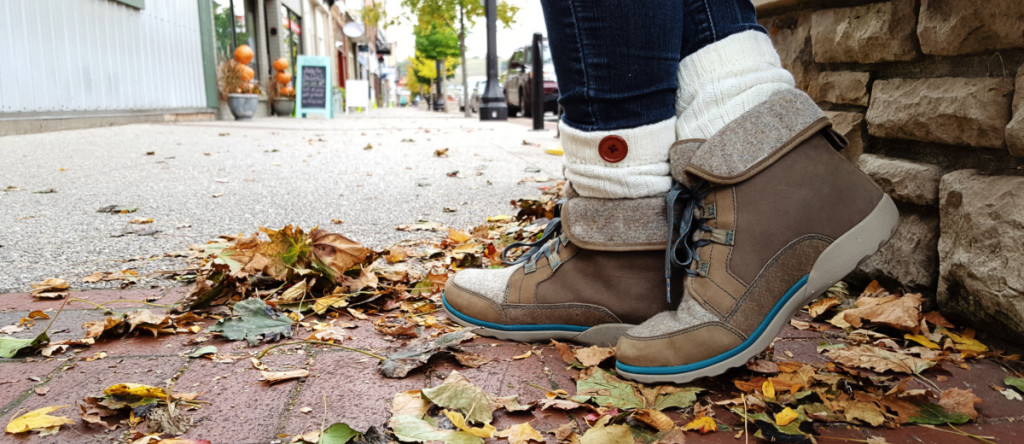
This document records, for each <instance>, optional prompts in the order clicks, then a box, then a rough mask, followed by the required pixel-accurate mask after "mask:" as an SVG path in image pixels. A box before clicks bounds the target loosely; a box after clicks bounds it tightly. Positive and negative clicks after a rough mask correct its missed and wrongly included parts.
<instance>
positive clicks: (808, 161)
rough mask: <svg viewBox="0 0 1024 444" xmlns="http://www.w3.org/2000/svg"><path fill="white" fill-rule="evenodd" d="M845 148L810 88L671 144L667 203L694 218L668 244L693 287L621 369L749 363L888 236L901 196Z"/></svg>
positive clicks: (632, 372) (646, 375)
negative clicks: (894, 196) (884, 187)
mask: <svg viewBox="0 0 1024 444" xmlns="http://www.w3.org/2000/svg"><path fill="white" fill-rule="evenodd" d="M843 146H845V140H843V138H842V137H841V136H840V135H839V134H838V133H836V132H834V131H832V129H831V126H830V124H829V122H828V119H827V118H826V117H825V116H824V114H823V113H822V112H821V110H820V109H818V107H817V105H815V103H814V102H813V101H812V100H811V99H810V97H808V96H807V95H806V94H804V93H802V92H799V91H797V90H785V91H781V92H776V93H775V94H773V95H772V96H771V97H770V98H769V99H768V100H767V101H765V102H763V103H761V104H759V105H757V106H755V107H753V108H752V109H750V110H749V111H747V112H745V113H743V114H742V115H740V116H739V117H738V118H736V119H735V120H733V121H732V122H730V123H728V124H726V125H725V126H724V127H723V128H722V129H721V130H719V131H717V132H716V133H715V134H714V135H712V136H711V137H710V138H708V139H707V140H706V141H701V140H689V141H681V142H677V143H676V144H675V145H674V146H673V147H672V148H671V151H670V161H671V171H672V176H673V178H674V179H675V180H676V181H678V182H679V184H677V185H675V186H674V188H673V193H679V195H678V197H679V198H677V199H674V202H672V203H671V208H670V209H669V210H668V211H669V212H670V214H673V215H676V214H681V215H682V218H683V220H682V222H681V223H680V224H679V225H678V226H677V229H676V230H674V231H676V232H678V233H673V234H672V235H671V237H672V238H673V244H674V245H675V246H674V247H671V248H670V251H669V253H670V256H671V257H672V258H673V262H674V263H676V264H677V265H679V266H684V267H686V268H684V270H685V273H686V274H687V277H686V279H685V292H684V293H685V294H684V295H683V296H682V301H681V302H680V304H679V307H678V308H677V309H675V310H671V311H667V312H664V313H660V314H658V315H657V316H655V317H653V318H652V319H650V320H648V321H646V322H644V323H643V324H641V325H639V326H637V327H636V328H633V329H630V330H629V331H628V332H626V334H625V335H624V336H623V337H622V339H621V340H620V341H619V343H618V346H617V347H616V351H617V359H618V362H617V364H616V368H617V370H618V372H619V374H620V375H622V376H624V377H627V378H630V379H634V380H637V381H640V382H645V383H650V382H673V383H685V382H689V381H691V380H693V379H696V378H700V377H703V376H715V375H718V374H721V373H723V372H725V371H726V370H727V369H729V368H731V367H738V366H742V365H744V363H746V362H747V361H748V360H749V359H750V358H752V357H754V356H755V355H757V354H758V353H761V352H762V351H763V350H764V349H765V348H767V347H768V345H769V344H770V343H771V341H772V340H773V339H774V338H775V337H776V335H777V334H778V332H779V330H780V329H781V328H782V327H783V326H784V325H785V324H786V323H787V322H788V321H789V319H790V317H791V316H792V315H793V313H795V312H796V311H797V310H799V309H800V307H803V306H804V305H805V304H807V303H808V302H809V301H811V300H812V299H814V298H816V297H817V296H819V295H820V294H821V293H822V292H824V291H825V290H827V289H828V288H829V287H831V286H832V285H833V284H834V283H835V282H837V281H838V280H840V279H842V278H843V277H844V276H846V274H848V273H849V272H850V271H852V270H853V269H854V268H855V267H856V266H857V265H858V264H859V263H860V262H861V261H862V260H864V259H865V258H867V257H868V256H870V255H871V254H872V253H874V252H875V251H876V250H877V249H878V248H879V246H880V245H881V244H882V243H884V242H885V241H886V240H887V239H888V238H889V236H890V235H891V234H892V231H893V230H894V229H895V227H896V223H897V218H898V213H897V210H896V206H895V205H894V204H893V202H892V200H891V199H890V198H889V196H887V195H886V194H885V193H883V192H882V191H881V190H880V189H879V188H878V187H877V186H876V185H875V184H874V182H873V181H872V180H871V179H870V178H869V177H868V176H867V175H865V174H864V173H862V172H861V171H860V170H858V169H857V168H856V167H855V166H854V165H853V164H851V163H850V162H848V161H847V160H846V159H844V158H843V157H842V156H841V155H839V153H837V152H836V151H837V150H838V149H841V148H842V147H843Z"/></svg>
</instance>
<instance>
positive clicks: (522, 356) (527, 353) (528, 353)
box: [512, 350, 533, 361]
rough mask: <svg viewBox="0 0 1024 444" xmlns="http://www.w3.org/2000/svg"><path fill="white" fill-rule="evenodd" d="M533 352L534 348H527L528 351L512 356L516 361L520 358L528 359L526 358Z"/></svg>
mask: <svg viewBox="0 0 1024 444" xmlns="http://www.w3.org/2000/svg"><path fill="white" fill-rule="evenodd" d="M532 354H533V350H527V351H526V353H523V354H521V355H516V356H513V357H512V360H514V361H518V360H520V359H526V358H529V357H530V355H532Z"/></svg>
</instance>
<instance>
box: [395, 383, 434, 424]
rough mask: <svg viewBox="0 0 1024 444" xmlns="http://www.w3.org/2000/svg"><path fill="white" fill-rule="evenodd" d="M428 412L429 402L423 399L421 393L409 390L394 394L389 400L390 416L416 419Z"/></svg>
mask: <svg viewBox="0 0 1024 444" xmlns="http://www.w3.org/2000/svg"><path fill="white" fill-rule="evenodd" d="M428 410H430V401H427V400H426V399H423V396H422V395H421V391H419V390H410V391H407V392H401V393H397V394H395V397H394V398H392V399H391V415H393V416H398V415H409V416H415V417H417V418H420V417H422V416H423V415H426V414H427V411H428Z"/></svg>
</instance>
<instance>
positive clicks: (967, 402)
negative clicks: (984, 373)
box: [938, 388, 981, 419]
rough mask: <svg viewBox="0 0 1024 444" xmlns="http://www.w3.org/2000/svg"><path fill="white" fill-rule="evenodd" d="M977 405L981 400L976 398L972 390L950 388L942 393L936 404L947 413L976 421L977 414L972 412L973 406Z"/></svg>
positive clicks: (974, 411) (975, 411)
mask: <svg viewBox="0 0 1024 444" xmlns="http://www.w3.org/2000/svg"><path fill="white" fill-rule="evenodd" d="M979 403H981V398H979V397H977V396H976V395H975V394H974V391H973V390H971V389H966V390H964V389H958V388H951V389H946V390H943V391H942V394H941V395H940V396H939V403H938V404H939V405H940V406H942V408H943V409H945V410H946V411H947V412H950V413H958V414H961V415H967V416H968V417H970V418H971V419H978V412H977V410H974V405H975V404H979Z"/></svg>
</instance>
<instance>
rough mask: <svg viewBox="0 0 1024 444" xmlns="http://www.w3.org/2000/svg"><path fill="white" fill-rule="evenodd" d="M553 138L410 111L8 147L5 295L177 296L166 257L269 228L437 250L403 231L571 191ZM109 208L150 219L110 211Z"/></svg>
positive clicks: (126, 129) (1, 160)
mask: <svg viewBox="0 0 1024 444" xmlns="http://www.w3.org/2000/svg"><path fill="white" fill-rule="evenodd" d="M554 135H555V132H554V131H531V130H530V129H529V128H528V127H524V126H522V125H517V124H513V123H509V122H480V121H479V120H476V119H467V118H465V117H462V115H461V114H440V113H431V112H426V111H420V110H416V109H411V108H405V109H388V110H375V111H373V112H371V113H368V114H350V115H344V116H339V117H338V118H336V119H333V120H323V119H305V120H298V119H283V118H266V119H257V120H255V121H252V122H233V121H219V122H195V123H179V124H160V125H157V124H147V125H128V126H117V127H109V128H95V129H86V130H74V131H62V132H53V133H43V134H30V135H21V136H8V137H0V190H4V191H3V192H0V208H2V211H0V217H2V221H3V225H4V227H5V228H4V229H2V230H0V263H3V264H4V269H3V271H2V272H0V292H11V291H26V290H27V289H28V285H29V283H30V282H36V281H41V280H43V279H45V278H48V277H62V278H65V279H66V280H67V281H68V282H69V283H71V285H72V288H104V287H111V286H114V285H117V283H96V284H84V283H82V282H81V281H80V279H81V278H82V277H83V276H87V275H89V274H92V273H94V272H96V271H102V272H116V271H120V270H122V269H137V271H138V272H139V274H140V275H142V276H143V279H142V280H141V282H139V286H140V287H146V286H150V285H157V286H161V285H166V281H164V280H162V279H160V278H159V277H154V278H151V277H150V273H152V272H154V271H157V270H169V269H177V268H181V266H182V263H181V261H180V260H178V259H176V258H166V257H163V255H164V254H165V253H170V252H176V251H181V250H185V249H187V248H188V246H189V245H190V244H194V243H205V242H206V241H208V240H210V239H214V238H216V237H217V236H220V235H225V234H238V233H245V234H250V233H253V232H255V231H256V229H257V228H258V227H259V226H261V225H262V226H267V227H274V228H279V227H281V226H283V225H285V224H298V225H300V226H301V227H302V228H304V229H310V228H312V227H313V226H315V225H320V226H323V227H328V228H330V230H331V231H334V232H338V233H342V234H344V235H346V236H348V237H351V238H353V239H355V240H357V241H359V242H362V243H364V244H365V245H367V246H369V247H371V248H376V249H380V248H385V247H387V246H388V245H391V244H393V243H394V242H396V241H399V240H402V239H409V238H418V237H424V236H429V234H425V233H411V232H402V231H396V230H395V227H397V226H398V225H401V224H413V223H415V222H417V221H420V220H429V221H432V222H438V223H441V224H443V225H447V226H452V227H468V226H472V225H476V224H478V223H480V222H481V221H483V220H484V219H485V218H486V217H487V216H493V215H496V214H501V213H507V212H509V211H511V210H512V207H510V206H509V201H510V200H512V199H516V198H521V197H526V196H531V195H539V194H540V192H539V191H538V190H537V187H538V186H539V185H544V183H537V182H524V183H520V181H522V180H523V179H525V178H537V177H539V176H543V177H549V178H558V177H561V158H560V157H556V156H551V155H548V154H544V148H546V147H549V146H553V145H557V144H558V140H557V139H555V138H554ZM538 145H539V146H538ZM443 149H447V156H446V157H436V156H435V155H434V152H435V150H443ZM456 172H457V173H456ZM547 184H548V185H550V184H551V183H550V182H549V183H547ZM51 190H53V192H48V191H51ZM109 205H118V206H120V207H125V208H138V210H137V211H135V212H134V213H131V214H117V215H112V214H107V213H97V212H96V211H97V210H98V209H100V208H102V207H106V206H109ZM150 218H152V219H153V222H152V223H150V224H141V225H140V224H131V223H130V221H132V220H134V219H142V220H145V219H150ZM332 221H341V222H343V223H342V224H340V225H338V224H334V223H332ZM126 261H128V262H126Z"/></svg>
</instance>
